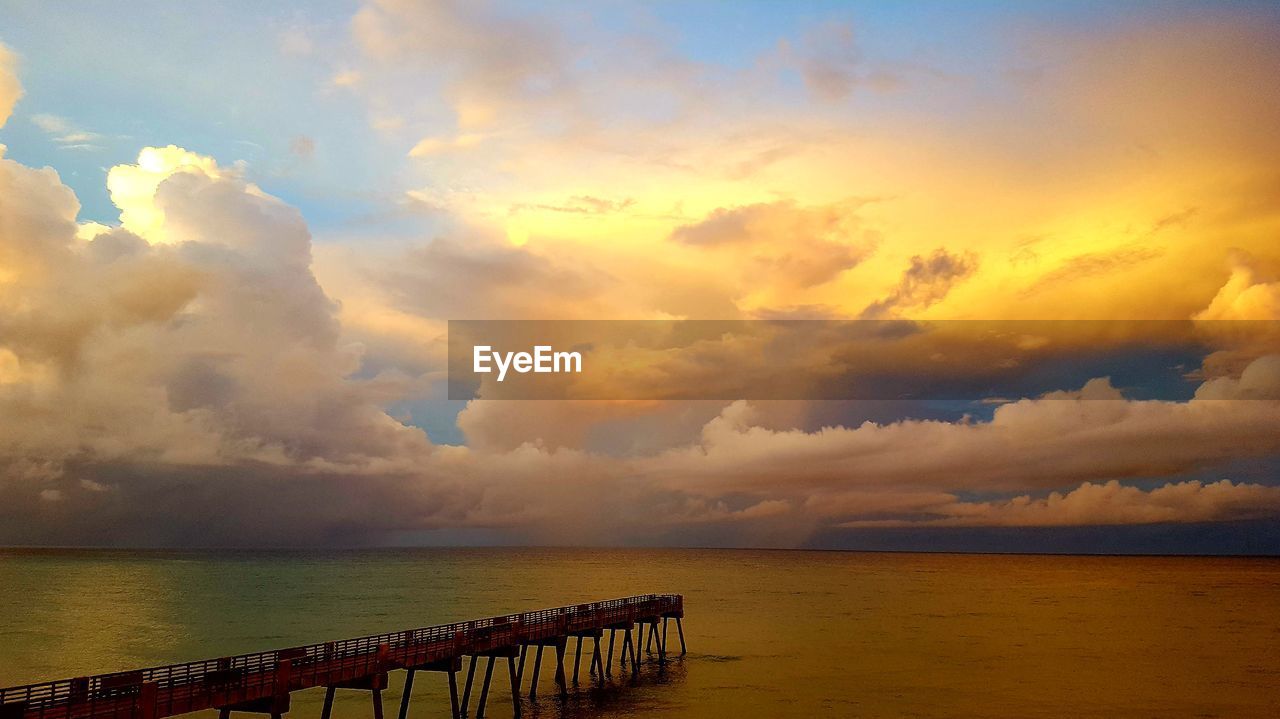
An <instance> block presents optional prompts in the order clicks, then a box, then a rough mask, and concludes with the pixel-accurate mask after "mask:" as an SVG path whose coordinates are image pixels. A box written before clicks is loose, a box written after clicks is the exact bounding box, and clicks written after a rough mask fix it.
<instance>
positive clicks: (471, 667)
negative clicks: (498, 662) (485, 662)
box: [462, 654, 480, 716]
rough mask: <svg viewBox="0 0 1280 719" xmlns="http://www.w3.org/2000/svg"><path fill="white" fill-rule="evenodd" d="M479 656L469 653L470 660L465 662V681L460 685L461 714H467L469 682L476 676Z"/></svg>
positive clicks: (469, 692)
mask: <svg viewBox="0 0 1280 719" xmlns="http://www.w3.org/2000/svg"><path fill="white" fill-rule="evenodd" d="M479 659H480V657H478V656H476V655H475V654H472V655H471V661H470V662H468V663H467V681H466V684H464V685H463V687H462V716H466V715H467V707H468V706H470V705H471V683H472V681H474V680H475V678H476V662H477V661H479Z"/></svg>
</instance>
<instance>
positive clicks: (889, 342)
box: [448, 320, 1280, 402]
mask: <svg viewBox="0 0 1280 719" xmlns="http://www.w3.org/2000/svg"><path fill="white" fill-rule="evenodd" d="M1101 377H1106V378H1109V386H1110V387H1113V388H1116V389H1118V390H1120V391H1121V392H1123V393H1124V396H1126V397H1132V398H1138V399H1167V400H1184V399H1189V398H1191V397H1193V396H1196V397H1200V398H1213V399H1276V398H1280V387H1278V386H1277V385H1280V323H1278V322H1274V321H1191V320H1185V321H1183V320H1167V321H1166V320H1121V321H1114V320H1105V321H1104V320H1097V321H1094V320H1088V321H1074V320H1070V321H1067V320H1059V321H1037V320H939V321H909V320H550V321H534V320H453V321H450V322H449V369H448V382H449V398H450V399H475V398H484V399H583V400H588V399H596V400H674V399H716V400H731V399H761V400H764V399H777V400H785V399H840V400H847V399H875V400H946V401H954V400H963V401H985V402H1001V401H1007V400H1010V399H1018V398H1023V397H1037V396H1042V395H1046V393H1051V394H1048V395H1047V396H1050V397H1062V398H1074V397H1080V396H1083V397H1085V398H1106V397H1107V396H1109V394H1108V392H1105V391H1097V387H1098V383H1093V385H1091V386H1092V387H1093V388H1094V390H1095V391H1092V392H1084V393H1078V392H1076V393H1070V392H1060V391H1062V390H1076V389H1079V388H1081V387H1082V386H1083V385H1084V384H1085V383H1086V382H1088V381H1089V380H1092V379H1095V378H1101ZM1103 386H1104V387H1106V386H1107V385H1103Z"/></svg>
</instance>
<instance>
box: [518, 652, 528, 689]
mask: <svg viewBox="0 0 1280 719" xmlns="http://www.w3.org/2000/svg"><path fill="white" fill-rule="evenodd" d="M528 653H529V645H528V644H522V645H521V646H520V667H519V668H518V669H516V688H517V689H518V688H520V687H522V686H524V657H525V655H526V654H528Z"/></svg>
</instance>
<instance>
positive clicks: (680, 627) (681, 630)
mask: <svg viewBox="0 0 1280 719" xmlns="http://www.w3.org/2000/svg"><path fill="white" fill-rule="evenodd" d="M676 631H677V632H679V633H680V656H682V657H683V656H684V655H685V653H686V651H685V648H684V625H682V624H681V623H680V617H676Z"/></svg>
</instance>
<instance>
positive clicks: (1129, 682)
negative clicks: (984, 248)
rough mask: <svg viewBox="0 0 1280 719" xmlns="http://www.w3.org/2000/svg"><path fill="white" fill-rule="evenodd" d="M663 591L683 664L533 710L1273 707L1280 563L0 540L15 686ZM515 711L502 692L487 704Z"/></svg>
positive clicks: (685, 712)
mask: <svg viewBox="0 0 1280 719" xmlns="http://www.w3.org/2000/svg"><path fill="white" fill-rule="evenodd" d="M648 592H680V593H683V594H684V595H685V597H686V600H685V603H686V613H687V618H686V620H685V630H686V635H687V638H688V644H689V654H688V656H687V657H685V659H684V660H682V661H679V662H675V663H673V664H672V665H670V666H669V667H668V668H667V669H666V670H665V671H661V672H659V671H658V670H657V668H656V667H653V666H649V667H646V669H645V672H644V673H643V675H642V676H641V678H640V680H639V681H638V682H636V683H634V684H633V683H632V682H630V681H628V680H623V679H619V678H617V677H615V678H614V679H613V680H612V681H611V682H610V683H609V684H608V685H607V686H606V687H605V688H603V689H593V690H587V689H585V688H583V689H581V690H580V691H577V692H575V693H574V694H573V696H571V698H570V699H569V700H567V701H563V702H562V701H561V700H559V699H558V698H556V697H555V695H554V692H553V691H552V684H551V682H552V673H553V672H552V671H550V670H549V665H548V669H547V670H544V672H543V675H542V683H541V686H542V689H541V696H540V697H539V700H538V701H537V702H536V703H529V702H528V701H527V700H525V701H526V704H525V710H526V712H532V714H533V715H535V716H537V715H542V716H548V717H559V716H574V717H589V716H599V717H621V716H626V717H658V716H662V717H668V716H669V717H801V716H805V717H811V716H833V717H853V716H867V717H901V716H916V717H1113V716H1152V717H1156V716H1160V717H1184V716H1204V717H1209V716H1226V717H1272V716H1275V715H1276V711H1277V710H1276V707H1277V704H1278V702H1280V560H1269V559H1216V558H1215V559H1209V558H1203V559H1202V558H1144V557H1128V558H1101V557H1053V556H1021V557H1019V556H979V555H920V554H857V553H824V552H763V551H760V552H758V551H732V550H727V551H722V550H569V549H564V550H534V549H515V550H513V549H467V550H446V549H428V550H382V551H352V552H326V553H319V552H317V553H304V552H256V553H255V552H239V553H237V552H164V553H161V552H105V551H22V550H0V685H10V684H19V683H25V682H31V681H37V680H41V679H52V678H63V677H69V676H76V675H82V674H89V673H97V672H103V671H111V670H119V669H128V668H134V667H140V666H143V665H149V664H157V663H167V662H174V661H181V660H187V659H199V658H206V657H215V656H221V655H226V654H233V653H239V652H246V651H252V650H258V649H267V648H272V647H278V646H286V645H293V644H300V643H310V642H315V641H323V640H328V639H337V638H342V637H347V636H357V635H362V634H370V633H376V632H381V631H386V630H395V629H403V628H409V627H414V626H421V625H426V624H435V623H443V622H448V621H454V620H460V619H469V618H474V617H480V616H488V615H493V614H502V613H507V612H514V611H522V610H527V609H535V608H541V607H547V606H556V605H562V604H572V603H578V602H582V601H587V600H591V599H599V598H606V597H613V596H621V595H628V594H642V593H648ZM674 634H675V632H674V627H672V645H673V646H674V645H675V643H676V640H675V638H674ZM402 676H403V675H402V674H401V673H395V674H393V675H392V677H391V689H390V690H389V691H388V692H387V693H386V700H387V702H388V716H394V715H395V707H396V706H397V704H398V701H399V692H400V687H401V682H402V681H403V680H402ZM495 676H499V677H500V676H501V675H500V674H496V675H495ZM583 676H584V677H585V676H586V660H585V659H584V661H583ZM322 696H323V693H322V692H317V691H310V692H303V693H299V694H296V695H295V696H294V701H293V709H292V712H291V713H290V716H292V717H312V718H314V717H318V716H319V704H320V701H321V699H322ZM447 696H448V695H447V691H446V687H445V681H444V678H443V676H442V675H439V674H424V675H420V677H419V678H418V679H417V681H416V682H415V685H414V704H413V708H412V710H411V712H410V716H411V717H413V718H414V719H419V718H423V719H425V718H426V717H438V716H448V699H447ZM509 701H510V700H509V693H508V691H507V688H506V685H505V684H503V683H500V682H497V681H495V684H494V690H493V694H492V696H491V699H490V707H489V712H488V714H489V715H490V716H493V717H504V716H510V715H511V707H510V704H509ZM335 715H336V716H337V717H339V718H341V719H346V718H355V717H369V716H371V709H370V705H369V697H368V695H367V694H362V693H359V692H339V695H338V702H337V704H336V706H335ZM202 719H204V718H203V717H202Z"/></svg>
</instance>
